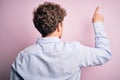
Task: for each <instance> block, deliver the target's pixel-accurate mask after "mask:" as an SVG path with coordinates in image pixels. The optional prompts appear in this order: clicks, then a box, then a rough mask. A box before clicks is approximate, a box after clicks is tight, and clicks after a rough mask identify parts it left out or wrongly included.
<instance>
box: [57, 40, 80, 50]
mask: <svg viewBox="0 0 120 80" xmlns="http://www.w3.org/2000/svg"><path fill="white" fill-rule="evenodd" d="M58 46H61V47H64V48H69V49H75V48H78V46H79V47H80V46H81V44H80V42H78V41H66V42H60V43H59V45H58Z"/></svg>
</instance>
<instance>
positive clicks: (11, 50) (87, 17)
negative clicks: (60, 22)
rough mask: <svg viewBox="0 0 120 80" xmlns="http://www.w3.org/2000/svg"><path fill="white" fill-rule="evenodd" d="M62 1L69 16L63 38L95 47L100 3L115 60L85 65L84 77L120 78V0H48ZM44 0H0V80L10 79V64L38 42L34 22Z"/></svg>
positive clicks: (91, 79) (99, 79) (88, 79)
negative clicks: (94, 20)
mask: <svg viewBox="0 0 120 80" xmlns="http://www.w3.org/2000/svg"><path fill="white" fill-rule="evenodd" d="M48 1H54V2H57V3H59V4H61V5H62V6H63V7H64V8H66V10H67V12H68V15H67V17H66V18H65V21H64V33H63V37H62V41H67V40H70V41H73V40H76V41H79V42H81V43H82V44H84V45H87V46H90V47H94V32H93V27H92V23H91V18H92V16H93V12H94V9H95V7H96V6H100V13H101V14H102V15H103V16H104V17H105V23H104V24H105V29H106V32H107V34H108V36H109V39H110V42H111V48H112V53H113V55H112V59H111V60H110V61H109V62H108V63H106V64H105V65H102V66H98V67H88V68H84V69H83V71H82V75H81V80H120V69H119V68H120V62H119V60H120V46H119V45H120V27H119V26H120V0H48ZM43 2H44V0H0V80H9V75H10V66H11V64H12V62H13V61H14V60H15V58H16V56H17V54H18V52H19V51H20V50H22V49H24V48H25V47H27V46H29V45H31V44H33V43H35V41H36V38H37V37H40V34H39V33H38V32H37V30H36V29H35V28H34V26H33V23H32V11H33V9H34V8H35V7H37V6H38V4H39V3H43Z"/></svg>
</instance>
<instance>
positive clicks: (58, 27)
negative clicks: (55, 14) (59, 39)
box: [57, 23, 62, 32]
mask: <svg viewBox="0 0 120 80" xmlns="http://www.w3.org/2000/svg"><path fill="white" fill-rule="evenodd" d="M57 31H58V32H61V31H62V23H58V26H57Z"/></svg>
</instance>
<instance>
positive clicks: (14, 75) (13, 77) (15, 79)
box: [10, 67, 23, 80]
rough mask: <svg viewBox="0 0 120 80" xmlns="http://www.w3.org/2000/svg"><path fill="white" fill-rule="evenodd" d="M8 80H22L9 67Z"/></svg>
mask: <svg viewBox="0 0 120 80" xmlns="http://www.w3.org/2000/svg"><path fill="white" fill-rule="evenodd" d="M10 80H23V79H22V78H21V77H20V76H19V74H18V73H17V72H16V71H15V70H14V69H13V67H11V74H10Z"/></svg>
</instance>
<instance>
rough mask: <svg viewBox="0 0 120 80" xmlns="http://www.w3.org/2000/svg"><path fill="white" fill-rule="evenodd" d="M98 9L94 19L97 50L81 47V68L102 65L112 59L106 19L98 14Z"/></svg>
mask: <svg viewBox="0 0 120 80" xmlns="http://www.w3.org/2000/svg"><path fill="white" fill-rule="evenodd" d="M98 9H99V8H98V7H97V8H96V10H95V13H94V16H93V19H92V22H93V27H94V31H95V48H90V47H86V46H83V45H81V48H82V54H81V55H80V56H82V57H81V60H80V61H81V62H80V63H81V64H80V66H81V67H85V66H97V65H102V64H104V63H105V62H107V61H108V60H109V59H110V58H111V52H110V45H109V40H108V38H107V35H106V33H105V30H104V25H103V22H104V19H103V17H102V16H101V15H100V14H98Z"/></svg>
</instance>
